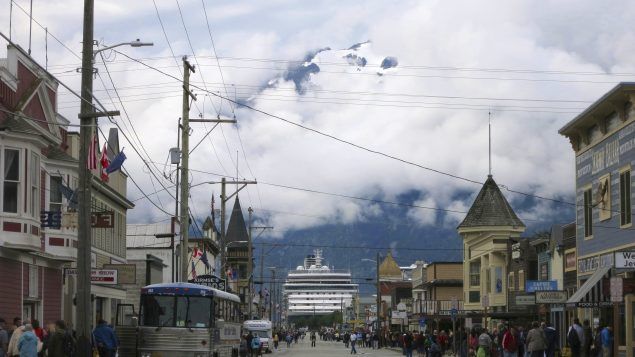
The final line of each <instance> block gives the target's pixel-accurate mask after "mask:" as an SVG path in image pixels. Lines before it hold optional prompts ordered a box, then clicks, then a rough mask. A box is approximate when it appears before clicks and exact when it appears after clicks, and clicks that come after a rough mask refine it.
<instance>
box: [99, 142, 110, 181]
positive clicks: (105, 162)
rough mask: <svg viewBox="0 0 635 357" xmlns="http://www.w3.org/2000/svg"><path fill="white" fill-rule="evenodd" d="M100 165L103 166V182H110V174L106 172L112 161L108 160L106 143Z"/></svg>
mask: <svg viewBox="0 0 635 357" xmlns="http://www.w3.org/2000/svg"><path fill="white" fill-rule="evenodd" d="M99 163H100V164H101V180H102V181H105V182H108V172H106V169H107V168H108V166H110V160H108V155H107V154H106V143H104V148H103V149H102V150H101V157H100V158H99Z"/></svg>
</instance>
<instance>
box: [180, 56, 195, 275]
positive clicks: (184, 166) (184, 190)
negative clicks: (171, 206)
mask: <svg viewBox="0 0 635 357" xmlns="http://www.w3.org/2000/svg"><path fill="white" fill-rule="evenodd" d="M190 72H194V67H193V66H192V65H191V64H190V63H189V62H188V61H187V57H185V56H184V57H183V108H182V109H183V114H182V117H181V120H182V125H183V130H182V131H181V142H182V143H181V145H183V147H182V149H181V151H182V158H181V214H180V217H179V218H180V221H181V281H182V282H187V276H188V272H189V269H188V268H187V264H188V260H189V253H188V249H187V248H188V245H189V231H190V214H189V205H188V201H189V197H190V186H189V164H190V98H192V100H196V96H194V95H193V94H192V92H190Z"/></svg>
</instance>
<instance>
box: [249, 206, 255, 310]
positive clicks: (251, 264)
mask: <svg viewBox="0 0 635 357" xmlns="http://www.w3.org/2000/svg"><path fill="white" fill-rule="evenodd" d="M247 211H248V212H249V230H248V236H247V242H248V244H247V249H249V251H248V252H247V257H248V259H249V261H248V262H247V303H248V304H249V308H248V311H249V319H250V320H251V317H252V313H251V309H252V305H253V298H252V296H251V295H252V285H253V281H254V277H253V271H254V269H253V264H254V262H253V258H252V255H253V251H252V242H251V230H252V227H251V222H252V216H253V213H254V210H253V209H252V208H251V207H249V209H248V210H247Z"/></svg>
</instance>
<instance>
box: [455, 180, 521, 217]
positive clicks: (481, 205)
mask: <svg viewBox="0 0 635 357" xmlns="http://www.w3.org/2000/svg"><path fill="white" fill-rule="evenodd" d="M487 226H489V227H491V226H511V227H519V228H524V227H525V224H524V223H523V222H522V221H521V220H520V218H518V216H516V213H515V212H514V210H513V209H512V207H511V206H510V205H509V202H507V199H505V196H503V193H502V192H501V191H500V189H499V188H498V185H497V184H496V182H495V181H494V179H493V178H492V175H489V176H487V181H485V183H484V184H483V187H482V188H481V191H480V192H479V193H478V196H476V199H475V200H474V203H473V204H472V207H470V210H469V211H468V212H467V215H466V216H465V219H463V222H461V224H459V227H458V228H459V229H461V228H473V227H487Z"/></svg>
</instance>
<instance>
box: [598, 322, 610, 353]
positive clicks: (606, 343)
mask: <svg viewBox="0 0 635 357" xmlns="http://www.w3.org/2000/svg"><path fill="white" fill-rule="evenodd" d="M600 335H601V337H602V357H611V356H613V329H612V328H611V326H609V325H607V326H606V327H605V328H604V329H602V332H601V334H600Z"/></svg>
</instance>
